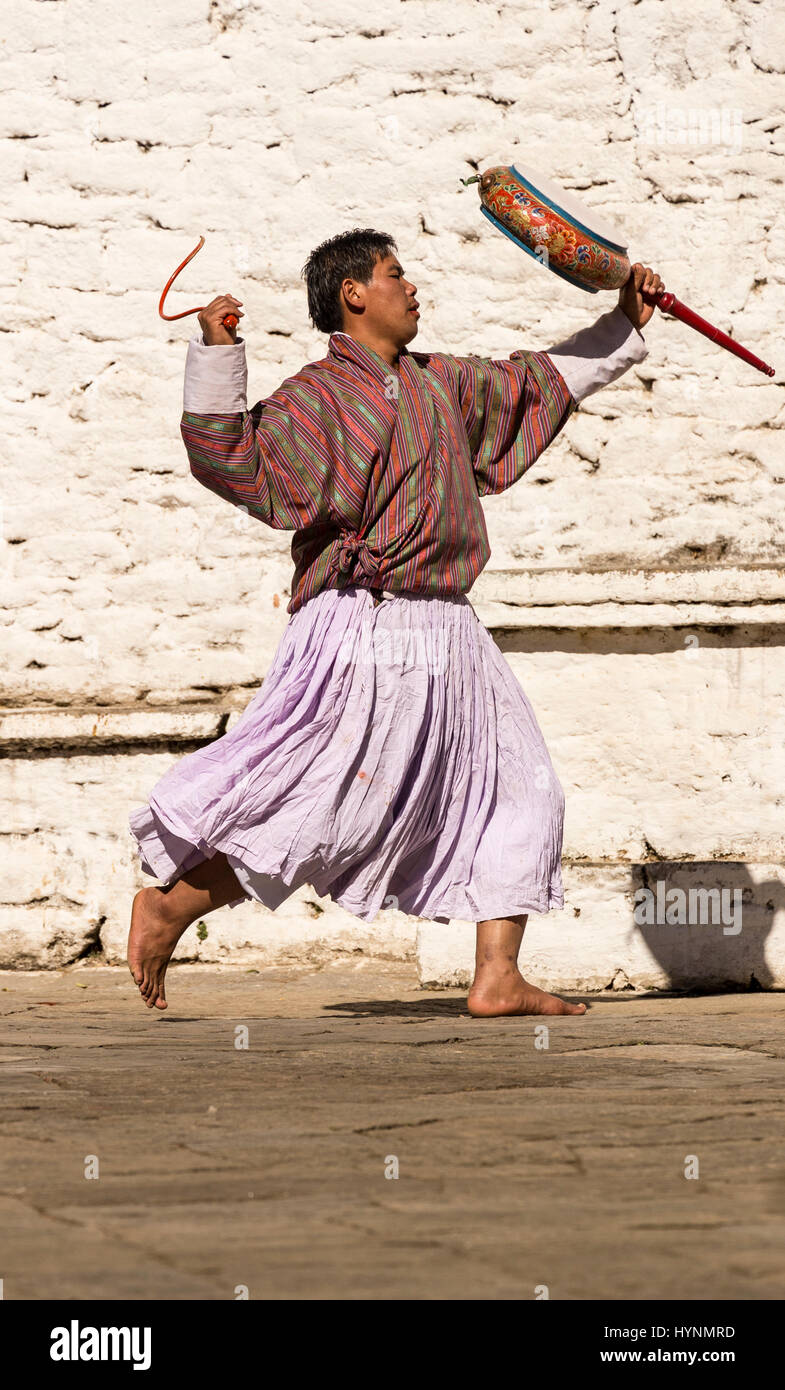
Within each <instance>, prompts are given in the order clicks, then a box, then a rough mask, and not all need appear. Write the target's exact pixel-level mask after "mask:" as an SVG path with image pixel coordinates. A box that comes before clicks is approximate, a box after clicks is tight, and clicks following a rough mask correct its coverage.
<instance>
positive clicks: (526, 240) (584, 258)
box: [479, 165, 630, 294]
mask: <svg viewBox="0 0 785 1390" xmlns="http://www.w3.org/2000/svg"><path fill="white" fill-rule="evenodd" d="M479 192H480V199H481V202H482V208H481V211H482V212H483V213H484V214H485V216H486V217H487V218H488V219H489V221H491V222H493V223H494V224H495V226H497V227H498V228H499V230H500V231H502V232H504V233H505V234H506V235H507V236H509V237H511V238H512V240H513V241H516V242H517V243H518V245H519V246H521V247H522V248H523V250H524V251H528V252H529V253H530V255H532V256H534V257H536V259H537V260H538V261H540V263H541V265H545V266H547V268H548V269H549V270H553V271H554V272H555V273H556V274H557V275H560V276H561V277H562V278H563V279H565V280H569V282H570V283H571V284H573V285H577V286H579V288H580V289H583V290H588V291H589V293H590V294H595V293H596V292H597V290H616V289H619V288H620V287H621V286H622V285H623V284H625V282H626V281H627V279H628V278H629V274H630V262H629V259H628V257H627V254H626V248H625V247H624V246H620V245H618V244H617V243H616V242H614V241H611V240H609V239H608V238H607V237H606V236H603V235H601V234H600V233H599V232H598V231H596V230H593V229H592V227H591V221H590V219H591V216H592V214H591V210H590V209H588V208H587V209H585V211H583V212H582V218H579V217H578V216H577V215H576V214H574V213H572V212H568V211H566V210H565V209H564V208H562V207H560V206H559V205H558V203H557V202H556V201H555V199H552V198H551V197H547V196H546V195H545V194H544V193H541V192H539V190H538V189H537V188H536V187H535V185H534V184H530V183H529V182H528V181H527V180H526V179H525V178H524V177H523V176H522V175H521V174H519V173H518V171H517V169H516V168H515V166H514V165H510V166H509V167H507V166H506V165H498V166H497V167H496V168H494V169H487V170H486V172H485V173H484V174H482V175H481V176H480V179H479ZM570 201H572V203H573V205H574V206H577V204H576V200H575V199H574V198H573V199H570Z"/></svg>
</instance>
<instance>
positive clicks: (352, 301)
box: [341, 276, 366, 314]
mask: <svg viewBox="0 0 785 1390" xmlns="http://www.w3.org/2000/svg"><path fill="white" fill-rule="evenodd" d="M365 291H366V286H365V285H364V284H363V283H362V280H352V279H350V278H349V277H348V276H347V278H346V279H345V280H343V281H342V282H341V304H342V305H343V307H344V308H345V309H346V310H347V311H348V312H349V313H351V314H359V313H362V311H363V309H364V308H365Z"/></svg>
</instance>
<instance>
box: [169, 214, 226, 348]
mask: <svg viewBox="0 0 785 1390" xmlns="http://www.w3.org/2000/svg"><path fill="white" fill-rule="evenodd" d="M203 246H204V237H203V236H200V238H199V244H198V246H195V247H194V249H193V251H192V252H191V254H190V256H186V258H185V260H184V261H182V262H181V264H180V265H178V267H177V269H176V271H175V272H174V275H170V276H169V279H168V280H167V282H166V284H165V285H164V291H163V294H162V295H161V298H160V299H159V301H158V312H159V314H160V315H161V318H162V319H166V320H167V321H171V320H172V319H184V318H187V317H188V315H189V314H200V313H201V312H202V309H203V308H204V307H205V306H204V305H203V304H198V305H197V307H196V308H195V309H183V312H182V313H181V314H165V313H164V300H165V299H166V296H167V294H168V293H169V291H170V289H171V288H172V285H173V284H174V282H175V280H176V279H177V277H178V275H179V274H180V271H181V270H182V269H183V267H184V266H187V264H188V262H189V261H191V260H193V258H194V256H195V255H196V253H197V251H201V249H202V247H203ZM221 323H222V324H223V326H224V328H236V327H237V324H238V323H239V319H238V317H237V315H236V314H225V315H224V317H223V318H222V319H221Z"/></svg>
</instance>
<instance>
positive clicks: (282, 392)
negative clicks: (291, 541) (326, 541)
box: [180, 334, 338, 531]
mask: <svg viewBox="0 0 785 1390" xmlns="http://www.w3.org/2000/svg"><path fill="white" fill-rule="evenodd" d="M246 379H247V378H246V367H245V344H244V342H243V340H242V339H238V341H237V342H236V343H233V344H226V346H209V347H208V346H206V345H205V344H204V341H203V338H202V336H201V334H200V335H198V337H196V338H193V339H192V340H191V342H190V343H189V345H188V357H187V359H186V372H185V384H184V390H183V415H182V420H181V423H180V432H181V434H182V437H183V442H184V444H185V448H186V451H187V454H188V460H189V463H190V467H191V473H192V475H193V477H194V478H196V480H197V482H200V483H201V484H202V485H203V486H204V487H206V488H209V489H210V491H211V492H214V493H215V494H216V495H217V496H218V497H221V498H224V499H225V500H226V501H227V502H232V503H234V504H235V506H239V507H241V508H242V509H243V510H244V511H247V512H248V513H249V514H250V515H251V516H255V517H258V519H259V520H260V521H264V522H266V524H267V525H268V526H272V527H275V528H276V529H277V530H283V531H297V530H300V529H301V528H302V527H305V526H309V525H313V524H315V523H317V522H319V521H323V520H327V519H329V518H330V517H331V516H332V515H333V514H334V512H333V508H332V503H333V497H334V492H335V489H336V487H337V486H338V480H337V477H336V469H335V457H334V450H333V448H332V447H331V440H330V431H329V428H328V426H327V423H326V421H325V419H324V403H323V400H322V397H321V394H320V392H319V389H318V386H317V385H316V383H315V381H314V379H313V372H312V370H311V371H309V369H308V368H305V369H303V371H302V372H300V373H298V374H297V375H296V376H294V377H290V378H289V379H288V380H287V381H285V382H284V383H283V385H282V386H280V387H279V388H278V390H277V391H274V392H273V394H272V395H271V396H269V397H267V398H266V399H264V400H261V401H258V402H257V403H256V405H254V406H253V407H252V408H251V409H250V410H248V409H247V407H246V399H245V392H246V385H245V383H246Z"/></svg>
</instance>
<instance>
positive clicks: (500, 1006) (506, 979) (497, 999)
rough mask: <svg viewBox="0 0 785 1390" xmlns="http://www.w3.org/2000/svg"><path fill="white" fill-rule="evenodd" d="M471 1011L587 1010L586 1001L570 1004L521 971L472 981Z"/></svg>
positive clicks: (481, 1014)
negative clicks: (533, 981) (485, 980)
mask: <svg viewBox="0 0 785 1390" xmlns="http://www.w3.org/2000/svg"><path fill="white" fill-rule="evenodd" d="M467 1002H468V1005H469V1013H470V1014H471V1015H472V1016H473V1017H474V1018H500V1017H503V1016H504V1015H505V1014H585V1012H586V1005H585V1004H568V1003H567V1001H566V1000H565V999H560V998H559V996H558V994H546V992H545V990H544V989H538V988H537V986H536V985H530V984H529V982H528V981H527V980H524V978H523V976H522V975H519V974H518V972H517V970H516V972H515V974H514V975H507V974H505V975H504V976H502V977H500V978H498V977H497V979H496V980H495V981H493V982H488V983H487V984H485V983H483V984H481V985H476V984H475V985H472V987H471V989H470V990H469V998H468V1001H467Z"/></svg>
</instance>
